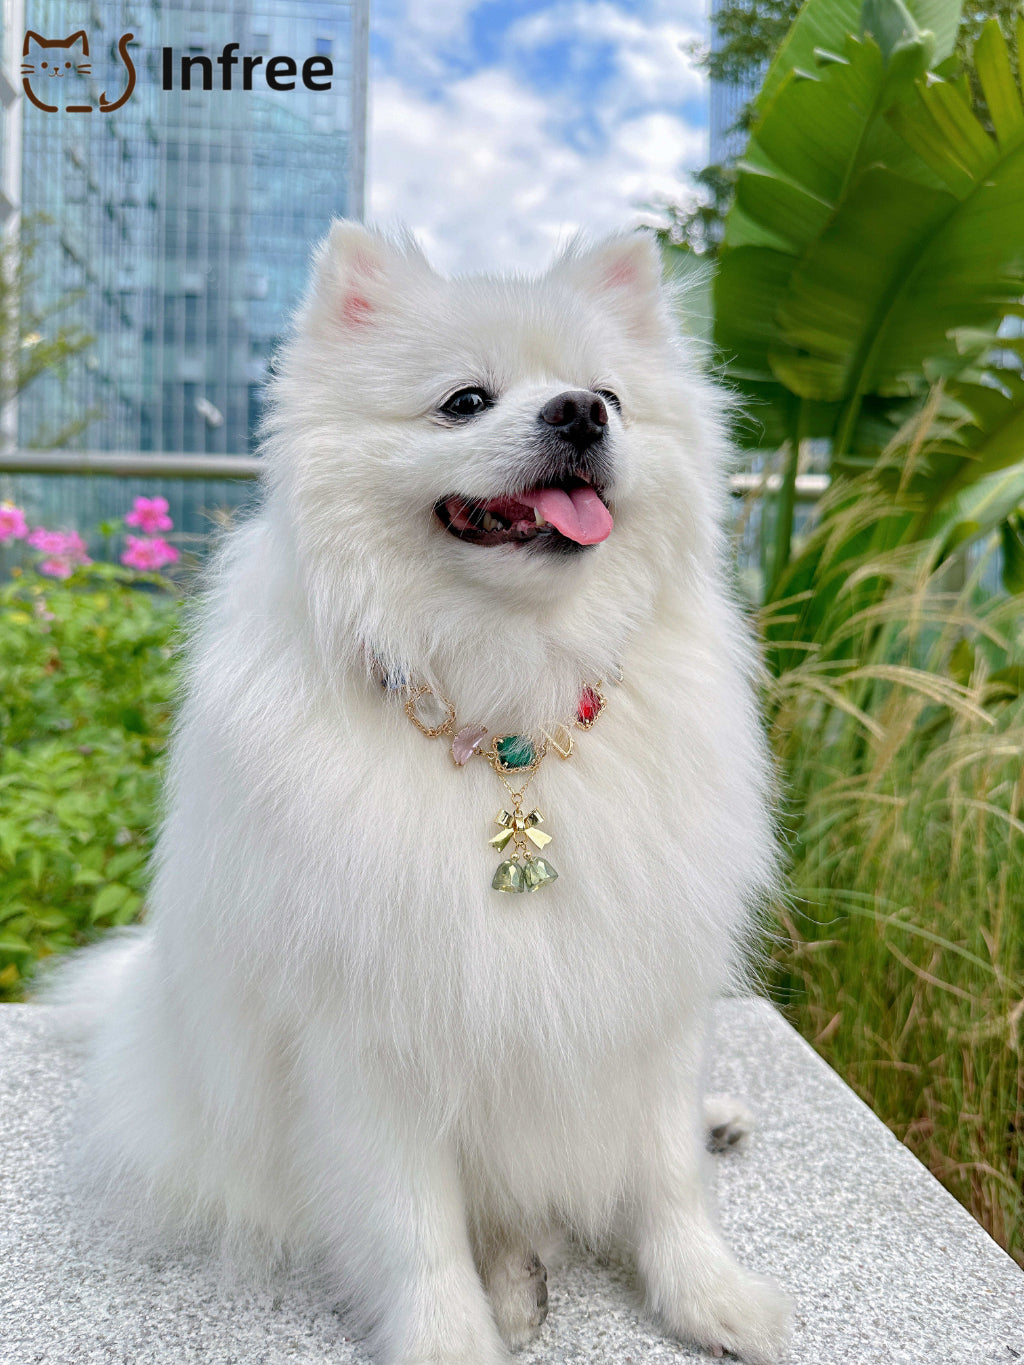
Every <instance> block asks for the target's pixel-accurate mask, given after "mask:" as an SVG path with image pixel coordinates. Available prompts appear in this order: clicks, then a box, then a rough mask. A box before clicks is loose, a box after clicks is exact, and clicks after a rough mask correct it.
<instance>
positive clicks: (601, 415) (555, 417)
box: [540, 389, 608, 450]
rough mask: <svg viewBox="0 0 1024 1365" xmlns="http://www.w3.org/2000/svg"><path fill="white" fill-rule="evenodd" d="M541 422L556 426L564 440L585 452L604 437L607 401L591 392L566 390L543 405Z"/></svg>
mask: <svg viewBox="0 0 1024 1365" xmlns="http://www.w3.org/2000/svg"><path fill="white" fill-rule="evenodd" d="M540 420H541V421H542V422H546V423H547V425H548V426H549V427H554V429H555V431H556V432H557V433H558V435H559V436H561V438H562V440H563V441H569V442H570V443H571V444H572V445H574V446H575V447H576V449H577V450H586V448H587V446H589V445H593V444H594V442H595V441H599V440H600V439H601V437H602V436H603V435H604V429H605V427H606V426H607V425H608V409H607V408H606V407H605V405H604V399H603V398H599V397H598V395H597V394H596V393H591V392H590V391H589V390H588V389H567V390H566V391H565V393H560V394H559V395H558V396H557V397H556V398H552V399H550V400H549V401H548V402H547V403H545V404H544V406H543V407H542V408H541V410H540Z"/></svg>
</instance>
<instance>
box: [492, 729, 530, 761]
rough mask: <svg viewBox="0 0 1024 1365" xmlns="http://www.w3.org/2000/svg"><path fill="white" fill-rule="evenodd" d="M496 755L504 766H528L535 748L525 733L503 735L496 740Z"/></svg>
mask: <svg viewBox="0 0 1024 1365" xmlns="http://www.w3.org/2000/svg"><path fill="white" fill-rule="evenodd" d="M497 749H498V757H499V758H500V759H501V761H502V763H504V765H505V767H506V768H528V767H529V766H530V764H531V763H532V762H533V760H534V758H535V757H536V750H535V749H534V747H533V745H532V744H531V742H530V740H529V738H528V736H526V735H505V736H504V737H503V738H502V739H499V740H498V745H497Z"/></svg>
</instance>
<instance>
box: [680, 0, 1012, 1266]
mask: <svg viewBox="0 0 1024 1365" xmlns="http://www.w3.org/2000/svg"><path fill="white" fill-rule="evenodd" d="M752 15H756V17H757V21H756V22H754V23H751V22H748V20H749V19H750V17H751V16H752ZM719 30H720V34H721V35H722V41H721V42H720V44H719V45H718V48H717V50H716V52H715V53H714V54H713V55H711V56H710V57H709V58H708V65H709V66H710V67H711V68H712V69H713V70H715V71H717V72H719V73H720V74H723V75H726V76H731V77H733V78H735V77H736V76H737V75H740V76H742V75H749V74H750V72H751V71H752V70H759V69H763V68H764V67H765V66H766V65H767V73H766V75H765V76H764V79H763V83H762V84H761V88H760V91H759V93H758V94H757V96H756V97H755V99H754V100H753V101H752V104H751V106H750V107H749V109H748V111H747V115H746V117H745V122H746V125H747V127H748V130H749V133H748V137H747V142H746V148H745V150H744V151H743V153H742V155H741V156H740V157H739V159H738V160H737V162H736V163H735V164H734V165H726V166H715V167H709V168H707V170H706V171H705V172H704V173H703V174H702V176H701V177H698V184H699V185H700V186H702V188H703V190H704V193H703V194H702V195H701V196H700V197H699V198H698V201H697V203H696V205H695V206H694V205H691V206H690V207H689V208H687V209H686V210H685V211H684V210H682V209H680V210H677V211H676V212H675V214H674V216H673V218H672V221H671V222H670V224H669V226H668V228H667V229H666V231H665V232H664V233H663V238H664V245H665V253H666V257H667V259H668V263H669V265H670V267H671V269H672V270H673V272H674V273H676V274H677V275H680V276H682V277H683V278H684V279H685V278H686V277H690V279H691V280H696V281H697V282H698V283H697V284H696V286H694V287H695V289H696V290H703V292H704V295H705V297H706V307H705V312H706V314H707V322H708V327H707V333H708V334H707V337H706V340H707V341H708V343H709V344H710V346H711V348H712V352H713V357H714V363H715V365H716V367H717V369H718V372H719V373H720V374H721V376H722V377H723V378H724V379H725V381H726V382H727V383H728V384H729V385H730V386H731V388H732V389H733V391H734V393H735V394H736V396H737V400H738V403H739V406H740V409H741V413H742V416H741V419H740V421H739V422H738V425H737V435H738V438H739V441H740V444H741V445H742V446H743V447H744V449H745V450H746V452H747V454H748V459H749V462H750V467H751V468H753V469H755V470H757V471H760V473H761V474H762V475H763V483H762V486H761V488H760V489H759V490H758V492H757V494H756V500H755V502H754V503H753V504H752V507H751V508H748V509H745V513H744V517H743V518H741V522H743V523H744V524H745V525H746V528H747V535H748V541H749V533H750V529H751V526H752V527H753V529H754V531H755V541H756V546H755V549H756V553H757V555H758V557H759V572H758V574H757V575H756V577H757V579H758V583H759V592H760V597H761V622H762V627H763V632H764V638H765V662H766V665H767V670H766V671H767V674H768V682H767V700H768V710H769V719H770V723H771V729H772V736H773V741H774V744H775V748H776V751H777V753H778V755H779V757H780V760H781V763H780V768H781V772H782V780H783V796H782V807H783V816H782V820H783V824H784V826H785V832H786V836H787V839H788V844H789V852H790V858H791V871H792V881H793V890H792V897H791V900H790V902H789V904H788V905H787V906H785V907H782V908H781V909H780V911H779V918H778V931H777V934H776V937H775V941H774V944H773V947H772V957H773V972H772V981H771V984H772V990H773V993H774V995H775V997H776V998H777V999H778V1000H779V1001H780V1003H782V1004H783V1006H784V1008H785V1009H786V1012H787V1014H788V1015H789V1017H790V1018H791V1019H792V1020H793V1021H794V1022H795V1023H796V1025H797V1026H798V1028H800V1030H801V1031H802V1032H803V1033H804V1035H805V1036H806V1037H807V1038H809V1039H810V1041H811V1042H812V1043H813V1044H814V1045H815V1046H816V1047H817V1048H818V1050H819V1051H820V1052H822V1053H823V1055H824V1056H825V1057H826V1058H827V1059H828V1061H829V1062H831V1063H832V1064H833V1065H834V1066H835V1067H837V1069H838V1070H839V1071H840V1072H841V1073H842V1074H843V1075H844V1076H845V1077H846V1079H847V1080H848V1081H849V1082H850V1083H851V1084H852V1085H853V1086H854V1088H855V1089H856V1090H857V1091H858V1092H859V1093H860V1094H861V1095H862V1096H863V1097H864V1098H865V1099H866V1100H867V1101H868V1102H869V1103H870V1104H871V1105H872V1106H873V1107H874V1108H875V1110H876V1111H877V1112H878V1113H879V1114H880V1115H881V1116H882V1117H883V1118H884V1119H885V1120H886V1122H887V1123H888V1124H889V1125H890V1126H891V1127H892V1129H893V1130H894V1131H895V1132H896V1133H897V1135H898V1136H899V1137H901V1138H902V1139H903V1140H904V1141H905V1142H907V1143H908V1144H909V1145H910V1146H911V1148H912V1149H913V1150H914V1151H916V1152H917V1153H918V1155H919V1156H921V1158H922V1159H923V1160H924V1161H926V1162H927V1163H928V1165H929V1166H930V1167H931V1169H932V1170H933V1171H934V1172H935V1173H936V1174H937V1175H938V1176H939V1177H940V1178H941V1179H942V1180H943V1181H944V1182H945V1183H946V1184H947V1186H948V1187H949V1188H950V1189H951V1190H952V1191H953V1192H954V1193H955V1194H956V1195H957V1196H958V1197H959V1198H960V1199H961V1200H962V1202H964V1203H965V1204H966V1205H967V1207H968V1208H970V1209H971V1211H972V1212H973V1213H974V1214H975V1215H976V1216H977V1217H978V1218H979V1219H980V1221H981V1222H982V1223H983V1224H984V1226H985V1227H986V1228H988V1230H989V1231H990V1232H991V1233H992V1235H993V1236H994V1237H995V1238H996V1239H997V1240H998V1241H999V1242H1000V1243H1001V1244H1002V1245H1003V1246H1005V1247H1006V1248H1007V1249H1008V1250H1009V1251H1010V1252H1011V1253H1012V1254H1013V1255H1014V1256H1015V1257H1016V1258H1017V1259H1018V1260H1019V1261H1021V1262H1022V1263H1024V1193H1022V1191H1024V1139H1022V1133H1024V1064H1022V1058H1021V1037H1022V1026H1024V857H1022V853H1024V843H1022V835H1024V824H1022V819H1024V812H1022V796H1024V790H1022V786H1024V778H1022V762H1021V760H1022V756H1024V701H1022V687H1021V684H1022V681H1024V654H1022V644H1024V641H1022V608H1024V595H1022V593H1024V535H1022V528H1024V509H1022V502H1024V374H1022V355H1024V340H1022V323H1021V319H1022V317H1024V229H1022V225H1024V101H1022V97H1021V87H1020V68H1019V54H1020V52H1021V49H1022V44H1024V17H1022V12H1021V9H1020V6H1019V5H1018V4H1016V3H1014V4H1012V5H1010V4H999V5H996V6H992V7H989V8H988V9H987V10H986V11H985V12H984V13H983V12H982V11H981V10H980V9H979V8H978V7H972V8H971V9H970V10H969V11H968V12H967V13H965V14H964V15H963V16H961V13H960V7H959V4H958V3H956V2H955V0H907V3H906V4H903V3H901V0H866V3H864V4H863V6H862V5H861V0H807V3H806V4H804V5H803V7H802V8H800V9H797V8H796V6H793V5H791V4H789V3H783V4H775V3H772V4H767V5H766V4H763V3H761V2H760V0H758V2H757V3H755V4H744V3H742V0H734V3H733V4H731V5H730V6H728V7H727V8H726V9H725V10H724V11H723V14H722V17H721V19H720V21H719ZM709 262H713V273H711V272H710V271H709V268H708V263H709ZM815 469H817V470H819V471H824V470H827V472H828V474H829V476H830V486H829V490H828V492H827V494H826V495H825V496H824V497H823V498H822V499H821V500H820V501H819V502H818V503H817V505H816V506H815V507H814V509H813V511H812V513H811V515H810V517H809V518H808V519H807V520H806V522H805V523H804V524H803V525H802V526H801V525H799V522H798V518H797V480H798V477H799V475H800V474H801V473H803V472H806V471H809V470H815Z"/></svg>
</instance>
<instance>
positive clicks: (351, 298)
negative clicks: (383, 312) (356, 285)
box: [341, 294, 373, 327]
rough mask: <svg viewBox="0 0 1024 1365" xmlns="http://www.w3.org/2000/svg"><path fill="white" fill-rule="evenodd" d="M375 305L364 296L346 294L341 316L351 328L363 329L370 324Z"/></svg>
mask: <svg viewBox="0 0 1024 1365" xmlns="http://www.w3.org/2000/svg"><path fill="white" fill-rule="evenodd" d="M372 312H373V304H372V303H371V302H370V300H369V299H368V298H365V297H364V296H363V295H362V294H346V295H345V302H344V304H343V305H342V309H341V315H342V317H343V318H344V319H345V321H346V322H347V323H348V325H349V326H350V327H361V326H362V325H363V324H364V323H366V322H369V320H370V314H371V313H372Z"/></svg>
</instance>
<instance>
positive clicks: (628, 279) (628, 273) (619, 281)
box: [604, 261, 640, 289]
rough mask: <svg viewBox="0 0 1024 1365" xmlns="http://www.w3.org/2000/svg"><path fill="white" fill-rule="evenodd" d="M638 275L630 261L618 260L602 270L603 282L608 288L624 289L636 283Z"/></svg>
mask: <svg viewBox="0 0 1024 1365" xmlns="http://www.w3.org/2000/svg"><path fill="white" fill-rule="evenodd" d="M639 278H640V275H639V272H638V271H637V268H636V266H635V265H634V264H633V262H632V261H619V262H618V263H617V264H616V265H612V266H609V267H608V269H607V270H606V271H605V272H604V282H605V284H606V285H607V286H608V287H609V289H626V288H628V287H629V286H630V285H633V284H636V283H637V281H638V280H639Z"/></svg>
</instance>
